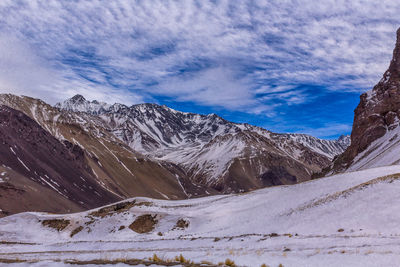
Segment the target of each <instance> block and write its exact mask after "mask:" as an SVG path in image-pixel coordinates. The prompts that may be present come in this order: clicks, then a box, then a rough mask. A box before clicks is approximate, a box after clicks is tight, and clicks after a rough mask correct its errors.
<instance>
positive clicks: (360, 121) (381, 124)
mask: <svg viewBox="0 0 400 267" xmlns="http://www.w3.org/2000/svg"><path fill="white" fill-rule="evenodd" d="M399 116H400V29H399V30H397V41H396V45H395V48H394V50H393V58H392V60H391V62H390V65H389V68H388V70H387V71H386V72H385V73H384V74H383V77H382V79H381V80H380V81H379V82H378V84H376V85H375V86H374V87H373V89H372V90H370V91H368V92H366V93H364V94H362V95H361V96H360V103H359V105H358V106H357V108H356V109H355V111H354V123H353V130H352V133H351V145H350V146H349V148H348V149H347V150H346V152H345V153H344V154H343V155H341V156H340V157H338V159H337V160H336V161H335V163H334V166H333V168H332V170H331V172H339V171H344V170H348V171H353V170H360V169H366V168H371V167H377V166H385V165H392V164H399V163H400V128H399Z"/></svg>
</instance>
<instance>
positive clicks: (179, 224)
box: [174, 219, 190, 229]
mask: <svg viewBox="0 0 400 267" xmlns="http://www.w3.org/2000/svg"><path fill="white" fill-rule="evenodd" d="M189 224H190V222H189V221H187V220H185V219H179V220H178V221H177V222H176V225H175V227H174V229H185V228H188V227H189Z"/></svg>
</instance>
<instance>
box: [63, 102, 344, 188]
mask: <svg viewBox="0 0 400 267" xmlns="http://www.w3.org/2000/svg"><path fill="white" fill-rule="evenodd" d="M74 99H79V101H76V100H74ZM74 103H76V104H74ZM92 103H93V101H92V102H90V101H87V100H85V99H84V98H83V97H82V96H75V97H73V98H71V99H68V100H66V101H64V102H63V103H59V104H57V105H56V107H58V108H60V109H63V110H66V111H80V112H86V113H87V114H91V115H97V116H98V117H99V118H101V119H102V120H103V121H104V125H105V126H104V127H106V128H108V129H109V131H110V132H112V133H113V134H114V136H116V137H117V138H119V139H120V140H122V141H123V142H124V143H125V144H127V145H129V146H130V147H131V148H132V149H133V150H135V151H139V152H140V153H143V154H145V155H147V156H149V157H151V158H153V159H157V160H163V161H168V162H172V163H175V164H178V165H179V166H181V167H182V168H183V169H185V170H186V172H187V173H188V175H189V177H190V179H191V180H193V181H197V182H200V183H202V184H206V185H210V186H213V187H215V188H218V189H219V190H222V191H224V192H230V191H238V190H249V189H254V188H258V187H262V186H265V185H271V184H275V183H277V184H281V183H295V182H298V181H304V180H307V179H309V178H310V176H311V174H312V173H313V172H317V171H320V170H321V169H322V168H323V167H325V166H327V165H329V163H330V161H331V160H332V159H333V157H334V156H336V155H338V154H340V153H342V152H343V151H344V149H345V148H346V147H347V142H348V140H349V139H348V137H341V138H340V139H339V140H321V139H318V138H315V137H312V136H308V135H304V134H276V133H272V132H270V131H267V130H265V129H262V128H259V127H256V126H252V125H249V124H237V123H232V122H229V121H226V120H224V119H223V118H221V117H219V116H217V115H216V114H209V115H200V114H193V113H185V112H179V111H176V110H173V109H170V108H168V107H166V106H160V105H157V104H139V105H133V106H131V107H128V106H125V105H122V104H114V105H107V104H102V105H101V108H96V109H95V111H93V108H92V107H91V105H92ZM96 103H97V102H96ZM83 107H87V108H86V109H82V108H83ZM282 170H284V171H282ZM277 173H279V175H278V176H280V178H279V179H278V180H275V181H274V182H271V179H275V178H271V177H275V176H276V174H277ZM262 177H264V178H262Z"/></svg>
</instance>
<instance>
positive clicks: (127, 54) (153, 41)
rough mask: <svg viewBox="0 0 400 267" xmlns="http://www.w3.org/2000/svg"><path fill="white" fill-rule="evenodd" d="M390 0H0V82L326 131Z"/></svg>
mask: <svg viewBox="0 0 400 267" xmlns="http://www.w3.org/2000/svg"><path fill="white" fill-rule="evenodd" d="M396 2H397V1H360V0H355V1H339V0H326V1H206V0H202V1H189V0H187V1H166V0H163V1H152V0H148V1H122V0H121V1H100V0H88V1H35V0H29V1H28V0H26V1H18V0H2V1H0V92H8V93H15V94H24V95H29V96H33V97H38V98H42V99H44V100H45V101H48V102H50V103H52V104H54V103H55V102H57V101H60V100H63V99H66V98H68V97H71V96H73V95H74V94H77V93H79V94H82V95H84V96H85V97H86V98H87V99H90V100H93V99H97V100H100V101H106V102H109V103H114V102H121V103H124V104H136V103H143V102H154V103H159V104H165V105H168V106H170V107H172V108H174V109H177V110H182V111H189V112H196V113H217V114H218V115H221V116H223V117H224V118H226V119H228V120H231V121H235V122H248V123H250V124H255V125H258V126H261V127H264V128H266V129H269V130H272V131H276V132H302V133H308V134H311V135H314V136H318V137H321V138H336V137H337V136H338V135H340V134H348V133H350V131H351V124H352V121H353V110H354V108H355V107H356V106H357V104H358V101H359V95H360V94H361V93H362V92H365V91H367V90H369V89H371V88H372V87H373V85H374V84H375V83H377V81H378V80H379V79H380V77H381V76H382V74H383V72H384V71H385V69H386V68H387V66H388V65H389V62H390V59H391V53H392V50H393V48H394V43H395V32H396V29H397V28H398V27H399V26H400V17H399V16H398V10H399V8H400V4H398V3H396Z"/></svg>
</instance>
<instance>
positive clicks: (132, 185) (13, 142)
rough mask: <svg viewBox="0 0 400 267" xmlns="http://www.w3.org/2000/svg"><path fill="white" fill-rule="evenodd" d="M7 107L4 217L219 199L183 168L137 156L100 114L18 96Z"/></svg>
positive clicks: (2, 126)
mask: <svg viewBox="0 0 400 267" xmlns="http://www.w3.org/2000/svg"><path fill="white" fill-rule="evenodd" d="M1 105H4V106H3V107H4V108H3V109H1V110H0V116H2V115H4V116H2V120H1V121H0V141H1V142H0V152H1V153H0V174H1V175H0V178H1V179H0V195H1V196H6V197H0V217H1V216H4V215H9V214H13V213H16V212H22V211H28V210H37V211H48V212H69V211H80V210H84V209H87V208H93V207H97V206H99V205H104V204H105V203H110V202H112V201H115V200H116V199H125V198H129V197H133V196H147V197H154V198H165V199H183V198H190V197H197V196H201V195H209V194H215V193H216V191H215V190H213V189H212V188H208V187H204V186H202V185H200V184H196V183H193V182H191V181H190V180H189V179H188V177H187V176H186V174H185V172H184V171H183V170H181V168H180V167H178V166H176V165H174V164H172V163H169V162H164V161H160V160H152V159H150V158H148V157H147V156H144V155H142V154H140V153H138V152H136V151H134V150H132V149H131V148H130V147H129V146H127V145H126V144H124V143H123V142H122V141H121V140H119V139H118V138H117V137H115V136H114V135H113V134H112V133H110V132H109V130H108V129H107V128H105V126H106V124H105V123H104V121H103V120H102V119H101V118H99V117H97V116H93V115H90V114H88V113H82V112H66V111H60V110H59V109H57V108H54V107H52V106H50V105H48V104H46V103H45V102H43V101H41V100H39V99H33V98H30V97H26V96H21V97H20V96H15V95H11V94H1V95H0V106H1ZM3 111H4V114H2V113H3ZM7 114H17V115H15V116H12V117H10V118H8V117H7V116H6V115H7ZM71 153H72V155H71ZM73 153H75V154H77V155H78V156H79V159H74V156H73V155H74V154H73ZM64 190H66V191H64ZM80 194H81V195H80ZM99 195H100V196H101V197H100V196H99ZM110 196H111V197H110ZM98 198H100V199H98ZM15 199H18V201H13V200H15Z"/></svg>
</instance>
